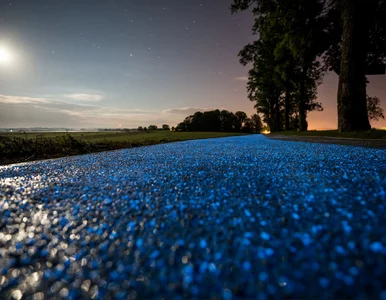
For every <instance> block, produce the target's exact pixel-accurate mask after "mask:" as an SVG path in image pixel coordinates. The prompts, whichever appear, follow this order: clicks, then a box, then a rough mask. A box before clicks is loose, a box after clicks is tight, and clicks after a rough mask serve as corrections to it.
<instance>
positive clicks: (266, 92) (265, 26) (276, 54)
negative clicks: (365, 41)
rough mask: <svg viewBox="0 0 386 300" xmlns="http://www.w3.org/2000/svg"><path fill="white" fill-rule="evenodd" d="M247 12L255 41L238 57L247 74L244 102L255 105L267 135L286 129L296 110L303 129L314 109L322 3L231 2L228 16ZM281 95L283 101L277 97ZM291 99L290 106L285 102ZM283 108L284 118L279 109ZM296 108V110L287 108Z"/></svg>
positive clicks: (298, 0) (302, 0)
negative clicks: (249, 11)
mask: <svg viewBox="0 0 386 300" xmlns="http://www.w3.org/2000/svg"><path fill="white" fill-rule="evenodd" d="M251 7H252V11H253V13H254V15H255V24H254V27H253V32H254V33H258V34H259V40H258V41H257V42H255V43H253V44H250V45H247V46H246V47H245V48H244V49H243V50H242V51H241V52H240V54H239V56H240V57H241V59H240V62H241V63H242V64H244V65H246V64H248V63H251V62H252V63H253V69H252V70H251V71H250V73H249V75H250V76H249V83H248V91H249V98H250V100H252V101H256V103H257V104H256V108H257V110H258V112H260V113H263V115H264V118H265V121H266V122H267V124H268V126H269V127H270V129H271V131H272V132H274V131H280V130H281V129H282V119H283V115H284V125H285V129H287V130H288V129H290V114H291V111H292V112H293V111H296V112H297V114H298V119H299V129H300V130H302V131H304V130H307V121H306V117H307V112H308V111H309V110H313V109H315V108H320V107H321V106H320V104H319V103H316V102H315V98H316V87H317V85H318V83H319V82H320V78H321V75H322V72H321V71H322V69H321V66H320V63H319V62H318V61H317V57H318V55H320V54H321V53H322V52H323V47H322V45H321V42H320V40H321V39H322V35H323V28H324V27H323V23H324V19H323V18H320V17H319V16H320V15H321V12H322V10H323V8H324V2H323V1H322V0H292V1H287V0H259V1H248V0H234V3H233V5H232V7H231V9H232V12H237V11H239V10H246V9H248V8H251ZM283 95H284V97H283ZM293 98H295V99H296V102H295V103H294V102H293V101H291V99H293ZM283 104H284V113H283V111H282V107H283ZM294 104H295V105H296V108H294V107H291V106H293V105H294Z"/></svg>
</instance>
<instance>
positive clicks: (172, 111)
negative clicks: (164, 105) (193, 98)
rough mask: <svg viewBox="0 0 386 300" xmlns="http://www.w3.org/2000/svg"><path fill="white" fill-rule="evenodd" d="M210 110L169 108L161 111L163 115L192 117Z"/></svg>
mask: <svg viewBox="0 0 386 300" xmlns="http://www.w3.org/2000/svg"><path fill="white" fill-rule="evenodd" d="M208 110H212V109H211V108H202V107H201V108H198V107H181V108H169V109H166V110H164V111H163V113H165V114H181V115H192V114H194V113H195V112H198V111H208Z"/></svg>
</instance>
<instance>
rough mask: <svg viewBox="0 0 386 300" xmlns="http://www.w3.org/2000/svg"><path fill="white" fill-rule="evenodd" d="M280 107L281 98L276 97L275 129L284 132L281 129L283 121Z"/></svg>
mask: <svg viewBox="0 0 386 300" xmlns="http://www.w3.org/2000/svg"><path fill="white" fill-rule="evenodd" d="M280 118H281V116H280V105H279V97H275V123H276V125H275V127H276V132H279V131H282V128H281V121H280Z"/></svg>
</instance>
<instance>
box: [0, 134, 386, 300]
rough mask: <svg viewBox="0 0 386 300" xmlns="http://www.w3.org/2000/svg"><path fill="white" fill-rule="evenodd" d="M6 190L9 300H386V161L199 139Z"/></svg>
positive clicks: (31, 173)
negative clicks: (25, 299) (31, 299)
mask: <svg viewBox="0 0 386 300" xmlns="http://www.w3.org/2000/svg"><path fill="white" fill-rule="evenodd" d="M0 187H1V189H0V298H7V297H9V296H12V295H13V296H20V295H23V296H32V295H37V296H36V297H40V296H43V295H45V296H46V297H47V298H49V297H54V296H57V295H59V296H62V297H64V298H73V299H75V298H90V297H93V298H107V299H108V298H115V299H127V298H130V297H131V298H135V297H136V298H138V299H144V298H146V299H148V298H157V299H160V298H165V299H172V298H173V299H178V297H179V298H184V297H188V298H210V297H217V298H223V299H232V298H253V299H255V298H259V297H260V298H261V299H264V298H272V297H282V296H287V297H290V298H350V297H356V298H382V299H386V280H385V278H386V267H385V261H386V211H385V205H386V201H385V200H386V196H385V191H386V151H385V150H376V149H367V148H359V147H349V146H337V145H326V144H311V143H301V142H283V141H274V140H269V139H267V138H265V137H263V136H243V137H232V138H221V139H210V140H196V141H188V142H181V143H171V144H165V145H157V146H152V147H144V148H137V149H129V150H120V151H114V152H108V153H99V154H93V155H85V156H78V157H72V158H64V159H58V160H51V161H46V162H36V163H30V164H24V165H18V166H10V167H0ZM36 299H41V298H36Z"/></svg>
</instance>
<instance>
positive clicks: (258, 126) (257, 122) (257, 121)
mask: <svg viewBox="0 0 386 300" xmlns="http://www.w3.org/2000/svg"><path fill="white" fill-rule="evenodd" d="M251 120H252V123H253V128H254V130H255V132H256V133H260V132H261V130H262V128H263V122H261V118H260V116H259V115H258V114H254V115H252V116H251Z"/></svg>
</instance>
